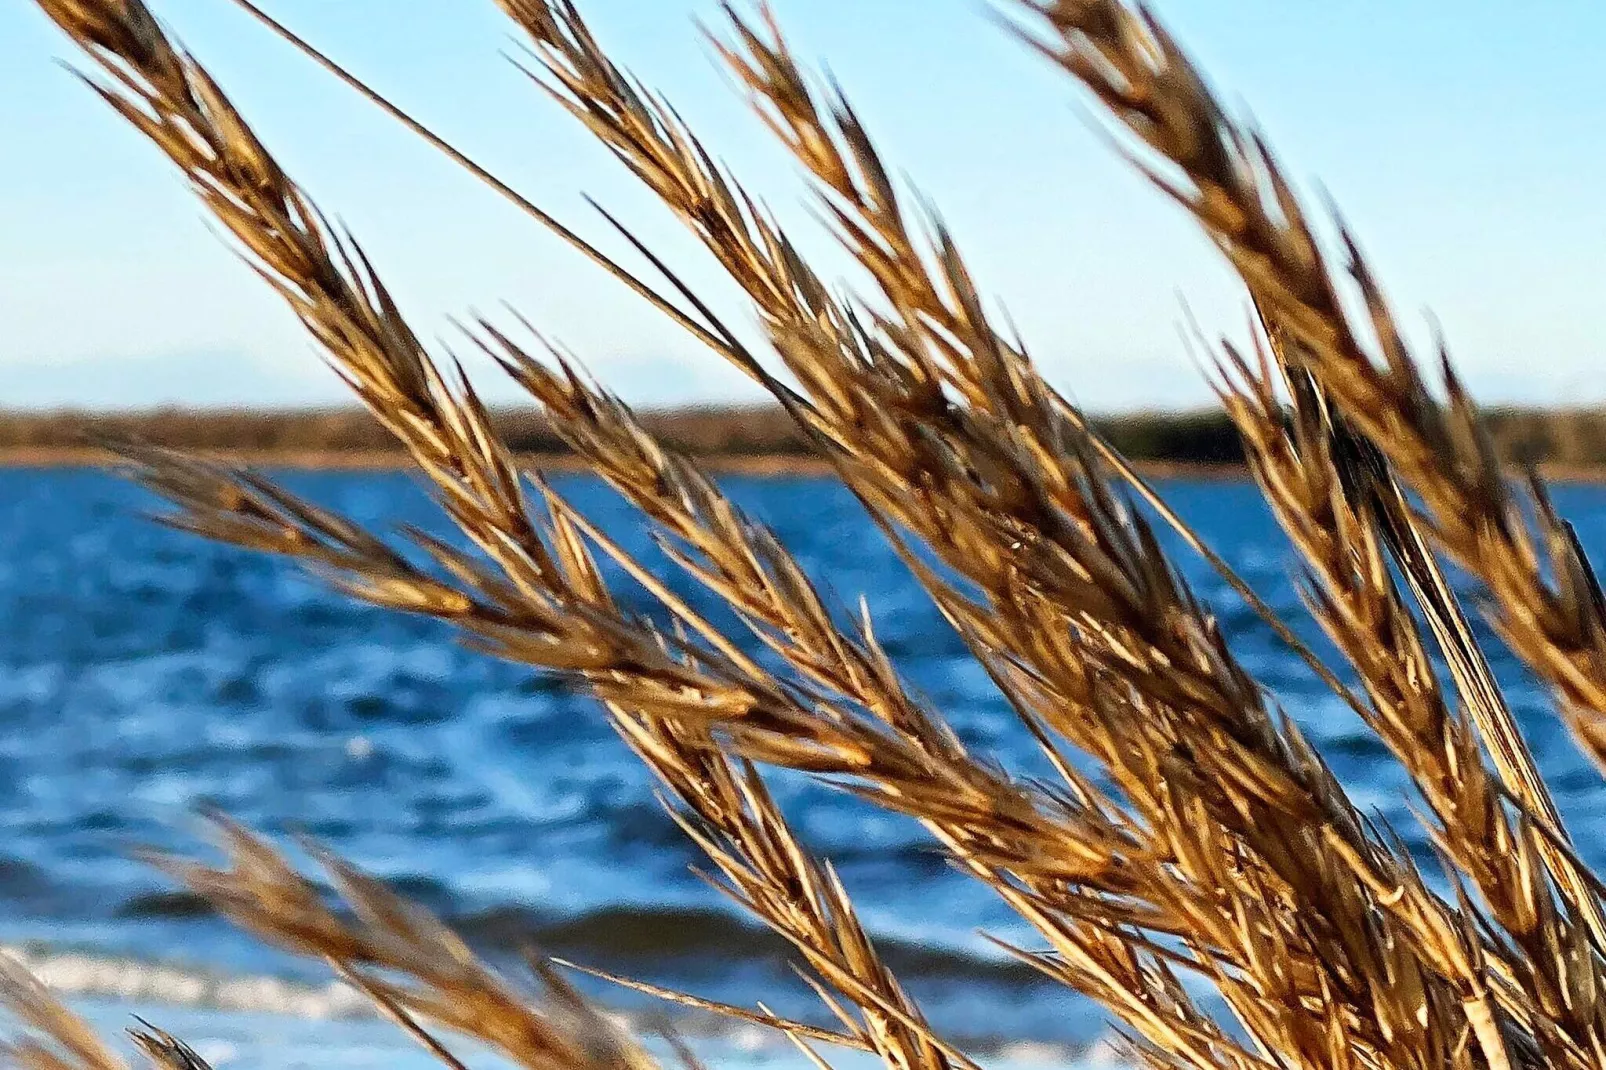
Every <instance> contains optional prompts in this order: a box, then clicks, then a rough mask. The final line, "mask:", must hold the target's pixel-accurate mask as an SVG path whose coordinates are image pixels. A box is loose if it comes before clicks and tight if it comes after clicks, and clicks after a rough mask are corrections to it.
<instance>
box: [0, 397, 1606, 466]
mask: <svg viewBox="0 0 1606 1070" xmlns="http://www.w3.org/2000/svg"><path fill="white" fill-rule="evenodd" d="M641 420H642V422H643V423H644V424H645V425H646V426H647V427H648V428H649V429H650V430H651V431H652V432H653V433H654V434H656V435H657V436H659V438H660V439H661V440H663V441H664V442H666V443H668V444H670V445H672V446H674V447H675V448H677V449H680V450H682V451H684V452H687V453H691V454H696V455H699V456H705V457H795V456H801V455H804V454H806V453H807V452H808V449H807V447H806V446H805V444H804V443H803V441H802V439H801V438H800V436H799V435H798V434H797V433H796V431H795V430H794V429H793V428H792V425H791V423H790V421H789V420H788V419H787V417H786V416H785V414H784V413H782V412H781V411H779V410H778V409H775V408H770V407H749V408H695V409H677V410H670V411H661V412H644V413H642V414H641ZM1487 420H1488V426H1489V429H1490V433H1491V435H1492V436H1493V438H1494V441H1495V443H1496V446H1497V448H1498V449H1499V451H1500V453H1501V455H1502V456H1504V457H1506V458H1508V459H1511V460H1521V461H1534V462H1539V463H1549V464H1556V465H1573V466H1587V465H1606V410H1601V409H1590V410H1566V411H1555V410H1539V409H1514V408H1508V409H1495V410H1492V411H1490V412H1489V413H1488V414H1487ZM496 422H497V424H498V425H499V426H500V428H501V430H502V432H503V434H505V435H506V436H507V441H508V442H509V444H510V445H511V446H512V447H513V448H514V449H515V450H517V451H518V452H520V453H527V454H535V455H546V456H561V455H563V454H565V453H567V450H565V449H564V447H563V444H562V443H561V442H560V441H559V440H558V437H557V436H556V435H554V434H553V433H552V431H551V428H550V427H549V426H548V425H547V423H546V421H545V420H543V419H542V418H541V416H540V414H539V413H537V412H534V411H531V410H527V409H508V410H502V411H499V412H498V413H497V414H496ZM1095 422H1096V423H1097V425H1098V426H1099V428H1100V429H1101V431H1102V432H1103V433H1104V434H1105V436H1106V437H1108V438H1109V439H1110V440H1111V441H1112V442H1113V443H1114V444H1115V445H1116V446H1117V447H1118V448H1119V449H1120V450H1121V451H1122V452H1123V453H1125V454H1126V455H1127V456H1128V457H1131V458H1133V459H1134V460H1141V461H1165V462H1174V463H1181V464H1215V465H1230V464H1236V463H1239V462H1240V461H1241V460H1242V452H1241V450H1240V448H1239V445H1238V438H1237V435H1236V434H1235V433H1234V432H1233V429H1232V426H1231V424H1230V423H1228V421H1227V419H1226V417H1225V416H1224V415H1222V414H1221V413H1220V412H1215V411H1203V410H1201V411H1196V412H1176V413H1159V412H1157V413H1136V414H1131V415H1122V416H1105V417H1100V418H1097V419H1096V421H1095ZM97 439H114V440H117V439H122V440H128V439H132V440H137V441H142V442H146V443H150V444H152V445H162V446H173V447H178V448H182V449H195V450H217V451H227V452H238V453H247V454H264V455H273V454H278V455H286V454H301V455H311V454H346V453H349V454H379V453H390V452H393V451H394V450H395V448H396V447H395V443H394V442H393V441H392V439H391V437H390V435H389V433H388V432H386V431H385V430H384V428H382V427H380V426H379V424H378V423H376V422H375V421H374V419H373V418H372V417H371V416H369V415H368V414H367V413H366V412H363V411H361V410H356V409H328V410H306V409H298V410H284V411H267V410H195V409H159V410H151V411H145V412H133V413H85V412H10V413H0V451H10V452H13V453H18V452H39V453H48V452H53V451H64V450H71V449H75V448H79V447H83V446H86V445H90V444H93V443H94V442H95V441H96V440H97Z"/></svg>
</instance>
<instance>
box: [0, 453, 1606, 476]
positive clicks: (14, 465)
mask: <svg viewBox="0 0 1606 1070" xmlns="http://www.w3.org/2000/svg"><path fill="white" fill-rule="evenodd" d="M182 452H184V453H187V454H189V455H191V456H195V457H202V458H206V459H208V460H215V461H222V462H227V463H231V464H243V465H247V466H249V467H252V468H275V469H281V470H289V471H308V472H365V471H366V472H387V471H388V472H394V471H402V470H405V469H409V468H411V467H412V462H411V461H410V459H409V458H408V456H407V455H406V454H405V453H400V452H397V451H394V450H220V449H205V448H196V449H186V450H183V451H182ZM517 457H518V459H519V461H520V462H521V463H522V464H524V465H526V466H528V467H531V468H536V469H539V470H540V471H543V472H557V473H570V472H575V473H578V472H585V471H589V470H590V465H588V464H587V463H586V462H585V461H584V460H582V459H581V458H580V457H578V456H576V455H574V454H561V453H519V454H517ZM694 459H695V460H696V462H697V463H698V465H699V466H701V467H702V468H703V469H704V470H705V471H708V472H711V473H715V474H718V475H742V476H760V477H785V476H796V477H809V478H818V477H823V476H830V475H832V474H833V470H832V468H831V465H830V464H829V463H828V462H826V461H824V460H821V459H820V458H818V457H814V456H810V455H808V454H800V453H774V454H763V453H755V454H734V453H732V454H718V453H713V454H705V455H701V456H697V457H695V458H694ZM116 463H117V458H116V456H115V455H114V454H112V453H110V452H108V451H106V450H101V449H95V448H91V447H55V446H51V447H22V448H16V447H13V448H0V469H4V470H15V469H19V468H106V467H110V466H114V465H116ZM1131 463H1132V467H1133V468H1134V469H1135V470H1136V471H1137V472H1138V473H1139V474H1141V475H1142V476H1143V477H1144V478H1145V479H1193V480H1220V481H1223V482H1241V481H1244V480H1247V479H1249V470H1248V469H1247V468H1246V467H1245V466H1244V465H1242V464H1235V463H1213V462H1202V461H1162V460H1134V461H1132V462H1131ZM1537 467H1538V470H1539V474H1540V475H1541V476H1543V477H1544V479H1545V480H1546V481H1547V482H1550V483H1577V484H1590V485H1598V484H1606V465H1577V464H1540V465H1538V466H1537ZM1511 470H1512V472H1513V474H1520V470H1519V469H1518V468H1517V466H1512V469H1511Z"/></svg>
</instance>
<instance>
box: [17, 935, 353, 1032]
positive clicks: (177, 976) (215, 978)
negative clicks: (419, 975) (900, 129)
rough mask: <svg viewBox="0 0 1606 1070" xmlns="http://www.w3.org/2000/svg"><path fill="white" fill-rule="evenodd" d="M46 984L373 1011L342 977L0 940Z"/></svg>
mask: <svg viewBox="0 0 1606 1070" xmlns="http://www.w3.org/2000/svg"><path fill="white" fill-rule="evenodd" d="M0 954H3V955H7V956H9V957H10V958H11V959H13V960H14V961H15V962H17V963H18V964H20V965H21V966H22V967H23V968H24V969H26V970H27V971H28V972H29V973H31V974H33V975H34V976H35V977H37V978H38V979H39V980H40V981H41V982H42V983H44V984H45V985H46V986H47V987H49V988H50V989H52V990H53V991H56V992H58V993H61V994H62V995H68V996H89V997H96V998H102V999H123V1000H129V1001H131V1002H139V1003H156V1004H176V1005H179V1006H186V1007H205V1008H209V1009H212V1010H223V1011H256V1012H265V1013H269V1014H285V1015H290V1016H292V1017H297V1018H367V1017H373V1016H374V1010H373V1007H372V1005H371V1004H369V1002H368V1001H367V999H365V998H364V997H363V996H362V994H361V993H359V992H357V991H356V990H355V989H353V988H352V987H351V986H350V985H347V984H345V983H343V982H340V981H331V982H329V983H328V984H325V985H308V984H298V983H296V982H294V981H288V980H285V979H283V978H279V977H271V976H265V975H255V976H252V975H230V974H226V973H220V972H216V971H210V970H201V969H193V968H187V967H183V966H177V965H171V964H167V963H160V962H147V961H143V960H140V959H132V958H117V957H113V956H107V955H93V954H88V953H85V952H79V951H71V950H57V949H52V948H41V947H37V946H32V945H22V946H17V945H0Z"/></svg>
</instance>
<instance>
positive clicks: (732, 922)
mask: <svg viewBox="0 0 1606 1070" xmlns="http://www.w3.org/2000/svg"><path fill="white" fill-rule="evenodd" d="M403 890H404V891H412V892H415V893H416V892H418V891H428V892H432V893H433V898H434V899H435V900H437V901H438V900H439V899H442V898H445V893H444V891H443V890H442V889H441V888H440V887H438V886H436V885H433V884H426V885H423V886H422V887H419V888H404V889H403ZM413 897H414V898H420V897H419V896H418V895H416V894H415V895H414V896H413ZM423 898H426V899H427V898H431V897H430V896H425V897H423ZM214 913H215V912H214V910H213V908H212V906H211V905H210V904H209V903H208V902H207V901H206V900H205V899H204V898H202V897H201V896H198V895H195V894H193V893H191V892H188V891H164V892H151V893H146V894H141V895H138V896H134V897H132V898H130V899H128V900H126V901H125V902H124V903H123V904H122V905H121V906H119V907H118V909H117V916H118V917H121V918H125V919H142V918H152V919H178V920H185V919H196V918H205V917H210V916H212V915H213V914H214ZM440 913H441V917H442V920H443V921H445V922H446V923H447V924H448V925H450V926H451V928H452V929H453V930H454V931H456V932H457V933H458V934H459V935H461V936H462V937H463V938H464V939H465V940H467V941H468V942H469V943H470V944H471V945H472V946H474V947H475V948H477V949H479V950H480V951H483V952H492V953H496V952H514V953H517V952H522V951H524V950H526V949H528V948H532V947H534V948H539V949H540V950H542V951H545V952H548V953H552V954H559V955H563V956H565V957H569V958H577V959H582V960H585V961H589V962H593V963H597V964H599V965H602V964H614V965H619V964H627V963H674V964H676V965H679V966H685V965H687V964H694V963H703V964H707V965H709V966H717V967H723V965H725V964H729V963H731V962H776V961H781V960H785V959H789V958H790V957H791V956H792V948H791V945H790V944H789V943H787V942H786V941H785V940H784V939H782V938H781V937H780V936H777V935H776V934H775V933H773V932H771V931H770V930H769V929H766V928H763V927H760V926H756V925H752V924H749V923H747V922H744V921H743V920H741V919H740V918H738V917H737V916H735V915H733V914H730V913H726V912H722V911H719V910H710V909H706V908H698V907H674V906H639V907H638V906H628V907H627V906H609V907H602V908H599V909H596V910H591V911H587V912H585V913H581V914H575V915H568V916H553V915H551V914H547V913H544V912H541V911H538V910H532V909H530V908H528V907H524V906H495V907H489V908H486V909H484V910H478V911H467V912H460V913H453V912H451V911H449V910H447V911H441V912H440ZM872 938H873V939H874V940H875V944H876V949H877V950H878V951H879V952H880V953H881V957H882V958H883V959H884V960H885V961H886V963H887V965H888V966H890V967H891V968H892V969H894V970H896V971H897V972H899V973H902V974H905V975H907V976H910V977H926V978H932V979H944V980H967V979H968V980H976V981H985V982H988V983H992V984H1003V985H1010V986H1013V985H1034V984H1041V982H1042V975H1041V974H1040V973H1038V971H1036V970H1034V969H1033V968H1031V967H1030V966H1027V965H1025V964H1023V963H1020V962H1018V961H1016V960H1014V959H1011V958H1006V957H1003V956H1001V955H999V956H989V955H987V954H986V953H985V952H981V953H973V952H971V951H970V950H968V949H962V948H957V947H945V946H941V945H933V944H931V943H930V942H927V941H917V940H912V939H908V938H903V937H897V936H890V935H887V934H873V933H872Z"/></svg>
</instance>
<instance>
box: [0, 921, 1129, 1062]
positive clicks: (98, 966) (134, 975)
mask: <svg viewBox="0 0 1606 1070" xmlns="http://www.w3.org/2000/svg"><path fill="white" fill-rule="evenodd" d="M0 955H5V956H7V957H9V958H11V959H12V960H13V961H15V962H16V963H18V964H19V965H21V966H22V967H23V968H24V969H26V970H28V972H30V973H31V974H33V976H34V977H36V978H38V979H39V981H40V982H42V983H43V984H44V985H46V986H47V987H48V988H50V989H51V990H52V991H54V992H55V993H57V994H58V995H60V996H63V997H65V998H82V999H94V1000H114V1001H118V1002H121V1003H127V1004H134V1005H149V1006H170V1007H171V1006H179V1007H189V1008H195V1009H198V1010H202V1011H219V1012H225V1013H243V1014H272V1015H281V1016H285V1017H290V1018H298V1019H308V1020H319V1021H364V1020H374V1019H379V1018H381V1017H382V1016H381V1015H380V1014H379V1013H378V1012H377V1011H376V1010H375V1008H374V1006H373V1004H372V1003H370V1002H369V1000H368V999H367V997H365V996H364V995H363V994H362V993H360V992H359V991H357V990H356V989H354V988H352V987H351V986H350V985H347V984H346V983H344V982H342V981H338V980H331V981H329V982H327V983H325V984H321V985H319V984H307V983H304V982H296V981H292V980H288V979H286V978H282V977H275V976H272V975H267V974H231V973H225V972H221V971H217V970H208V969H204V968H195V967H188V966H181V965H178V964H174V963H170V962H159V961H150V960H145V959H138V958H122V957H116V956H107V955H95V954H91V953H88V952H83V951H77V950H72V949H63V948H55V947H50V946H48V945H39V944H25V945H14V944H9V945H8V944H0ZM609 1017H610V1019H612V1020H613V1021H614V1022H615V1023H616V1024H617V1025H619V1026H620V1027H621V1028H624V1029H627V1030H630V1031H631V1032H632V1033H634V1034H636V1035H638V1036H642V1037H650V1036H653V1035H659V1034H662V1033H663V1032H664V1031H665V1030H666V1029H667V1030H670V1031H672V1032H673V1033H674V1034H676V1035H678V1036H682V1037H686V1038H688V1039H693V1040H703V1041H707V1042H710V1043H713V1044H717V1045H720V1046H722V1047H725V1048H727V1049H734V1050H737V1051H743V1052H751V1053H765V1052H771V1051H775V1052H781V1051H785V1050H788V1044H789V1042H788V1041H787V1040H786V1038H785V1037H784V1036H782V1035H781V1034H779V1033H777V1032H776V1031H774V1030H770V1029H765V1028H763V1027H761V1026H757V1025H754V1024H752V1023H748V1022H742V1021H737V1020H734V1019H727V1018H723V1017H720V1016H717V1015H713V1014H708V1013H705V1012H696V1011H688V1010H685V1009H683V1008H672V1007H655V1008H654V1009H651V1010H645V1011H642V1010H636V1011H628V1012H613V1013H610V1014H609ZM951 1039H952V1040H953V1041H954V1042H955V1043H956V1044H958V1045H959V1046H960V1047H962V1048H964V1049H966V1050H967V1051H969V1052H971V1053H973V1054H975V1055H978V1056H996V1057H998V1058H999V1059H1001V1060H1002V1061H1004V1062H1007V1063H1011V1064H1017V1065H1022V1066H1062V1067H1063V1066H1068V1065H1072V1064H1079V1065H1092V1066H1100V1065H1111V1064H1112V1063H1114V1062H1117V1061H1120V1060H1118V1059H1116V1058H1112V1056H1113V1048H1111V1047H1110V1045H1109V1042H1108V1041H1107V1040H1105V1039H1103V1038H1100V1039H1097V1040H1095V1041H1093V1043H1092V1044H1086V1043H1081V1044H1078V1043H1070V1042H1058V1041H1037V1040H1019V1039H1011V1038H1006V1037H953V1038H951Z"/></svg>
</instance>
